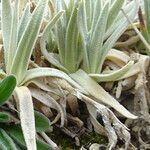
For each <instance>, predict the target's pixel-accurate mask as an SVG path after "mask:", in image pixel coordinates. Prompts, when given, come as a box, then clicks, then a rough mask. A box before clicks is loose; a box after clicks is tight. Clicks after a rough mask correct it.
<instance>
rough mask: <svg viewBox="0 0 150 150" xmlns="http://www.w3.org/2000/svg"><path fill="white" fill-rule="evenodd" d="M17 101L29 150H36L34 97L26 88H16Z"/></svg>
mask: <svg viewBox="0 0 150 150" xmlns="http://www.w3.org/2000/svg"><path fill="white" fill-rule="evenodd" d="M15 94H16V95H15V96H16V100H17V101H18V103H19V110H20V121H21V127H22V131H23V135H24V139H25V142H26V145H27V148H28V149H29V150H30V149H31V150H36V149H37V147H36V131H35V117H34V108H33V102H32V97H31V93H30V91H29V89H28V88H27V87H25V86H21V87H16V89H15Z"/></svg>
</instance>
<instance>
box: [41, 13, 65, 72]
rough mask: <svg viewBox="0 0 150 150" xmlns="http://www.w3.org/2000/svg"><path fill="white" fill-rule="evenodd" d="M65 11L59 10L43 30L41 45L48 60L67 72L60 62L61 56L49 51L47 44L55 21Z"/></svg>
mask: <svg viewBox="0 0 150 150" xmlns="http://www.w3.org/2000/svg"><path fill="white" fill-rule="evenodd" d="M63 13H64V11H60V12H58V13H57V14H56V15H55V16H54V17H53V19H52V20H50V22H49V23H48V25H47V26H46V28H45V30H44V31H43V34H42V37H41V40H40V47H41V52H42V54H43V55H44V57H45V58H46V60H47V61H49V62H50V63H52V64H53V65H54V66H56V67H58V68H59V69H61V70H63V71H65V72H67V70H66V68H65V67H64V66H63V65H62V64H61V63H60V60H59V56H58V55H57V54H55V53H48V51H47V49H46V44H47V43H48V42H49V41H48V40H49V34H50V31H51V29H52V28H53V27H54V25H55V23H56V22H57V21H58V20H59V18H60V17H61V16H62V14H63Z"/></svg>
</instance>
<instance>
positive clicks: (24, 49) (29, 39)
mask: <svg viewBox="0 0 150 150" xmlns="http://www.w3.org/2000/svg"><path fill="white" fill-rule="evenodd" d="M46 4H47V0H44V1H43V0H40V2H39V4H38V6H37V7H36V9H35V10H34V12H33V14H32V17H31V19H30V22H29V23H28V25H27V27H26V29H25V31H24V33H23V35H22V38H21V40H20V41H19V44H18V48H17V51H16V55H15V57H14V59H13V62H12V69H11V73H12V74H15V75H16V77H17V81H18V83H20V82H21V81H22V79H23V78H24V76H25V73H26V71H27V67H28V64H29V60H30V57H31V54H32V50H33V47H34V45H35V42H36V40H37V37H38V33H39V31H40V26H41V23H42V19H43V15H44V10H45V7H46ZM20 60H21V61H20Z"/></svg>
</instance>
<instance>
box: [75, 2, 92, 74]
mask: <svg viewBox="0 0 150 150" xmlns="http://www.w3.org/2000/svg"><path fill="white" fill-rule="evenodd" d="M77 25H78V29H79V32H80V35H81V41H82V43H83V44H82V47H83V67H84V69H85V70H86V71H87V72H89V58H88V54H87V42H88V26H87V16H86V8H85V1H84V0H82V1H81V3H80V5H79V8H78V14H77Z"/></svg>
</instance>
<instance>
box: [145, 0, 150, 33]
mask: <svg viewBox="0 0 150 150" xmlns="http://www.w3.org/2000/svg"><path fill="white" fill-rule="evenodd" d="M144 8H145V15H146V25H147V30H148V32H149V34H150V11H149V10H150V1H149V0H144Z"/></svg>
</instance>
